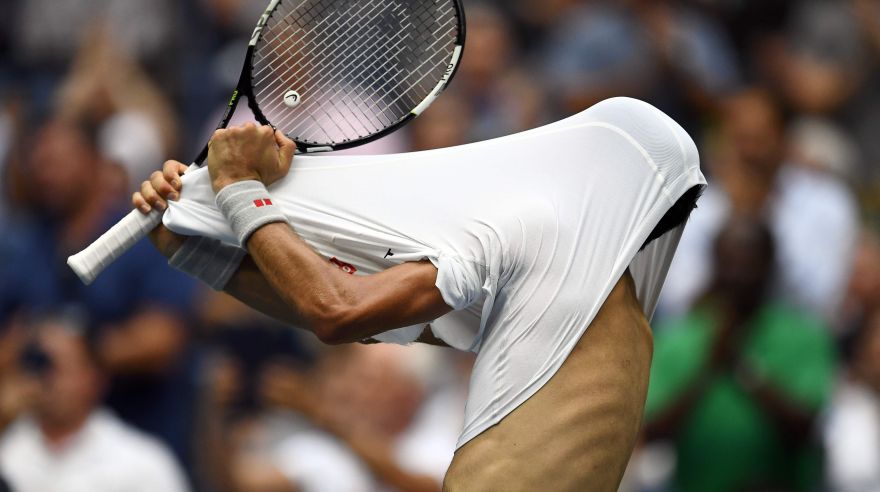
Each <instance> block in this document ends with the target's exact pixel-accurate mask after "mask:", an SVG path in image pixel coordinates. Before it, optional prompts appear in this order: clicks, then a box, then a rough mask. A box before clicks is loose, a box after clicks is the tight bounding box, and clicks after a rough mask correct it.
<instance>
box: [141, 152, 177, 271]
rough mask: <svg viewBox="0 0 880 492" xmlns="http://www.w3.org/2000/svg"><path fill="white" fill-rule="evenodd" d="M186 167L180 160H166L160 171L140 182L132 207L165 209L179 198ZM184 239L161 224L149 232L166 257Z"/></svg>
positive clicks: (143, 211)
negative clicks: (170, 202)
mask: <svg viewBox="0 0 880 492" xmlns="http://www.w3.org/2000/svg"><path fill="white" fill-rule="evenodd" d="M186 169H187V166H186V164H184V163H182V162H177V161H168V162H166V163H165V165H163V166H162V170H161V171H156V172H154V173H153V174H151V175H150V179H149V180H147V181H144V182H143V183H142V184H141V190H140V191H138V192H136V193H135V194H134V195H132V197H131V203H132V204H133V205H134V208H136V209H138V210H140V211H141V213H143V214H148V213H150V212H151V211H152V210H153V209H155V210H165V209H166V208H168V202H169V201H176V200H179V199H180V190H181V189H182V187H183V184H182V183H181V181H180V176H181V175H182V174H183V173H184V172H186ZM185 240H186V238H185V237H184V236H181V235H179V234H175V233H173V232H171V231H170V230H168V228H166V227H165V226H164V225H162V224H159V225H158V226H157V227H156V228H155V229H153V230H152V232H150V241H151V242H152V243H153V245H154V246H156V249H158V250H159V252H160V253H162V254H163V255H164V256H165V257H166V258H170V257H171V256H172V255H174V253H175V252H176V251H177V249H178V248H179V247H180V246H181V245H182V244H183V242H184V241H185Z"/></svg>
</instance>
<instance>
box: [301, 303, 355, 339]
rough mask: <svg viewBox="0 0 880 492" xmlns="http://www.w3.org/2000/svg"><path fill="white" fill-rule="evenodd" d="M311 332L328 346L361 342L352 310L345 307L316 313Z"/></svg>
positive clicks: (326, 308) (331, 308)
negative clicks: (357, 334)
mask: <svg viewBox="0 0 880 492" xmlns="http://www.w3.org/2000/svg"><path fill="white" fill-rule="evenodd" d="M311 331H312V333H314V334H315V336H317V337H318V339H319V340H321V341H322V342H324V343H325V344H327V345H343V344H346V343H353V342H356V341H358V340H359V338H358V337H357V336H356V333H355V331H356V330H355V326H354V323H353V322H352V316H351V315H350V310H349V309H347V308H344V307H325V308H324V309H322V310H321V312H320V313H316V314H315V316H313V317H312V323H311Z"/></svg>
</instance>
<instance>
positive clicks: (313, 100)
mask: <svg viewBox="0 0 880 492" xmlns="http://www.w3.org/2000/svg"><path fill="white" fill-rule="evenodd" d="M465 37H466V21H465V16H464V9H463V8H462V6H461V3H460V0H272V2H271V3H270V5H269V8H268V9H267V11H266V13H265V14H264V15H263V17H262V18H261V19H260V24H259V25H258V26H257V28H256V29H255V31H254V35H253V36H252V38H251V44H250V47H249V49H248V53H247V61H246V66H245V69H244V72H243V74H242V79H241V82H240V83H239V91H240V93H241V95H244V96H246V97H247V99H248V105H249V106H250V109H251V110H252V112H253V113H254V116H255V117H256V119H257V120H258V121H260V122H261V123H263V124H270V125H272V126H274V127H275V128H277V129H279V130H281V131H282V132H283V133H284V134H285V135H287V136H288V137H289V138H290V139H292V140H293V141H295V142H296V143H297V146H298V148H299V150H300V151H301V152H309V153H311V152H321V151H330V150H341V149H346V148H350V147H355V146H358V145H362V144H365V143H368V142H371V141H373V140H376V139H378V138H381V137H383V136H385V135H388V134H389V133H392V132H394V131H395V130H397V129H399V128H400V127H401V126H403V125H405V124H406V123H407V122H409V121H410V120H412V119H413V118H415V117H416V116H418V115H419V114H421V113H422V112H423V111H424V110H425V109H426V108H427V107H428V106H429V105H430V104H431V103H432V102H433V101H434V99H436V98H437V96H439V95H440V93H442V92H443V90H444V89H445V88H446V86H447V85H448V84H449V82H450V81H451V80H452V78H453V77H454V76H455V73H456V72H457V69H458V65H459V62H460V60H461V55H462V51H463V48H464V42H465Z"/></svg>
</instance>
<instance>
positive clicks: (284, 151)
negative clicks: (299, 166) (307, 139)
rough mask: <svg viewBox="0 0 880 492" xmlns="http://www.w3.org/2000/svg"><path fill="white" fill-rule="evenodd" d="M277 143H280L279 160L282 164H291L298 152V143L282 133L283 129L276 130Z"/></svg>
mask: <svg viewBox="0 0 880 492" xmlns="http://www.w3.org/2000/svg"><path fill="white" fill-rule="evenodd" d="M275 143H276V144H278V160H279V161H280V163H281V165H282V166H290V163H291V161H292V160H293V154H294V153H295V152H296V143H294V141H293V140H291V139H289V138H287V135H285V134H283V133H281V130H275Z"/></svg>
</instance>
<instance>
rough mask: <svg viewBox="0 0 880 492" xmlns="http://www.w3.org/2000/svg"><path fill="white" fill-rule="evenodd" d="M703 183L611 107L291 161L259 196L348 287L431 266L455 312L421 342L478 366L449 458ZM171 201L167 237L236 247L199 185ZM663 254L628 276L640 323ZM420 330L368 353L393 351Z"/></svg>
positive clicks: (694, 166) (657, 139)
mask: <svg viewBox="0 0 880 492" xmlns="http://www.w3.org/2000/svg"><path fill="white" fill-rule="evenodd" d="M705 183H706V181H705V179H704V178H703V176H702V174H701V173H700V170H699V158H698V155H697V150H696V147H695V145H694V143H693V141H692V140H691V139H690V137H688V135H687V134H686V133H685V132H684V130H683V129H682V128H681V127H680V126H678V125H677V124H676V123H675V122H673V121H672V120H671V119H670V118H669V117H667V116H666V115H664V114H663V113H661V112H660V111H658V110H657V109H656V108H654V107H652V106H650V105H648V104H646V103H643V102H640V101H636V100H634V99H627V98H615V99H610V100H607V101H604V102H602V103H599V104H597V105H595V106H593V107H592V108H590V109H588V110H586V111H584V112H582V113H580V114H578V115H575V116H573V117H571V118H568V119H566V120H563V121H560V122H557V123H554V124H551V125H548V126H545V127H541V128H538V129H535V130H531V131H528V132H524V133H520V134H517V135H512V136H508V137H503V138H499V139H495V140H490V141H486V142H480V143H476V144H470V145H465V146H461V147H454V148H449V149H440V150H432V151H426V152H417V153H410V154H396V155H387V156H357V157H352V156H300V157H297V158H296V159H295V162H294V166H293V170H292V171H291V173H290V174H289V175H288V176H287V178H286V179H284V180H282V181H280V182H279V183H276V184H275V185H274V186H273V187H271V188H270V191H271V193H272V196H273V198H274V199H275V201H276V203H278V204H280V205H281V207H282V208H283V209H284V210H285V213H287V215H288V217H289V219H290V223H291V224H292V225H293V227H294V229H295V230H296V231H297V233H298V234H299V235H300V236H301V237H302V238H303V239H304V240H305V241H306V242H307V243H308V244H309V245H311V246H312V247H314V248H315V249H316V250H317V251H318V252H319V253H320V254H322V255H324V256H325V257H327V258H338V259H339V260H340V261H342V262H345V263H348V264H351V265H354V266H355V267H356V268H357V271H358V272H359V273H367V274H369V273H374V272H378V271H380V270H383V269H386V268H388V267H390V266H392V265H395V264H399V263H401V262H404V261H413V260H420V259H423V258H427V259H429V260H430V261H432V262H433V263H434V264H435V265H436V266H437V268H438V274H437V287H438V289H439V290H440V292H441V293H442V295H443V299H444V300H445V301H446V302H447V304H449V305H450V306H451V307H453V308H454V309H456V311H455V312H453V313H451V314H450V315H446V316H443V317H441V318H440V319H438V320H436V321H434V322H433V323H431V326H432V329H433V330H434V334H435V335H436V336H438V337H439V338H441V339H443V340H444V341H446V342H447V343H449V344H450V345H452V346H454V347H456V348H459V349H466V350H471V351H474V352H477V353H478V354H479V355H478V357H477V361H476V365H475V368H474V372H473V375H472V378H471V385H470V392H469V395H468V402H467V406H466V411H465V428H464V431H463V433H462V435H461V437H460V439H459V443H458V444H459V446H461V445H463V444H464V443H465V442H467V441H468V440H470V439H471V438H473V437H474V436H476V435H478V434H479V433H480V432H482V431H483V430H485V429H486V428H488V427H490V426H491V425H493V424H495V423H497V422H498V421H499V420H501V418H503V417H504V416H505V415H507V414H508V413H510V412H511V411H512V410H513V409H514V408H516V407H517V406H519V405H520V404H521V403H523V402H524V401H525V400H526V399H528V398H529V397H530V396H531V395H532V394H534V393H535V392H536V391H537V390H538V389H539V388H541V386H543V385H544V383H545V382H546V381H547V380H549V379H550V377H551V376H552V375H553V374H554V373H555V372H556V370H557V369H558V368H559V367H560V366H561V365H562V362H563V361H564V360H565V358H566V357H567V356H568V353H569V352H570V351H571V349H572V348H573V347H574V344H575V343H576V342H577V341H578V339H579V338H580V336H581V335H582V334H583V332H584V330H586V328H587V326H588V325H589V324H590V322H591V321H592V319H593V318H594V317H595V315H596V313H597V312H598V310H599V308H600V307H601V305H602V303H603V302H604V300H605V298H606V296H607V295H608V293H609V292H610V291H611V288H612V287H613V286H614V284H615V283H616V282H617V280H618V279H619V278H620V276H621V275H622V274H623V273H624V271H625V270H626V269H627V267H629V266H630V264H631V263H633V260H634V259H635V258H637V256H638V250H639V248H640V247H641V245H642V244H643V243H644V242H645V240H646V238H647V237H648V234H649V233H650V232H651V230H653V229H654V226H655V225H656V224H657V222H658V221H659V220H660V218H661V217H662V216H663V215H664V214H665V213H666V211H667V210H668V209H669V208H670V207H671V206H672V205H673V204H674V203H675V201H676V200H677V199H678V198H679V197H681V196H682V194H684V192H685V191H687V190H688V189H690V188H691V187H693V186H696V185H704V184H705ZM182 195H183V198H182V200H181V201H180V202H177V203H173V204H172V206H171V208H170V209H169V212H168V213H166V214H165V224H166V225H167V226H168V227H169V228H171V229H172V230H174V231H176V232H178V233H182V234H191V235H204V236H210V237H214V238H218V239H221V240H224V241H226V242H229V243H231V244H234V243H235V238H234V236H233V235H232V232H231V231H230V229H229V226H228V225H227V224H226V221H225V219H224V218H223V217H222V215H221V214H220V212H219V211H218V210H217V209H216V208H215V207H214V204H213V202H214V196H213V193H212V191H211V187H210V183H209V179H208V175H207V171H206V170H204V169H202V170H198V171H195V172H193V173H191V174H190V175H187V176H185V178H184V187H183V193H182ZM677 240H678V234H677V233H670V234H667V235H665V236H664V237H662V238H660V239H659V240H658V241H657V242H656V244H652V246H651V247H649V248H648V249H647V250H646V251H645V252H643V255H644V256H645V258H648V259H650V261H642V260H637V262H636V265H637V268H634V269H633V275H634V278H635V281H636V285H637V289H638V292H639V294H640V296H641V297H640V301H641V303H642V307H643V308H644V311H645V313H647V314H648V315H650V314H651V313H652V312H653V310H654V306H655V302H656V298H657V296H658V293H659V290H660V287H661V285H662V283H663V280H664V278H665V275H666V270H667V268H668V266H669V262H670V260H671V257H672V254H673V252H674V250H675V244H676V242H677ZM389 253H391V254H392V255H393V256H390V255H389ZM421 331H422V327H421V326H416V327H410V328H405V329H401V330H395V331H393V332H391V333H388V334H386V335H385V336H384V337H381V338H383V340H384V341H394V342H398V343H407V342H412V341H413V340H415V339H416V337H417V336H418V334H419V333H420V332H421Z"/></svg>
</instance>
